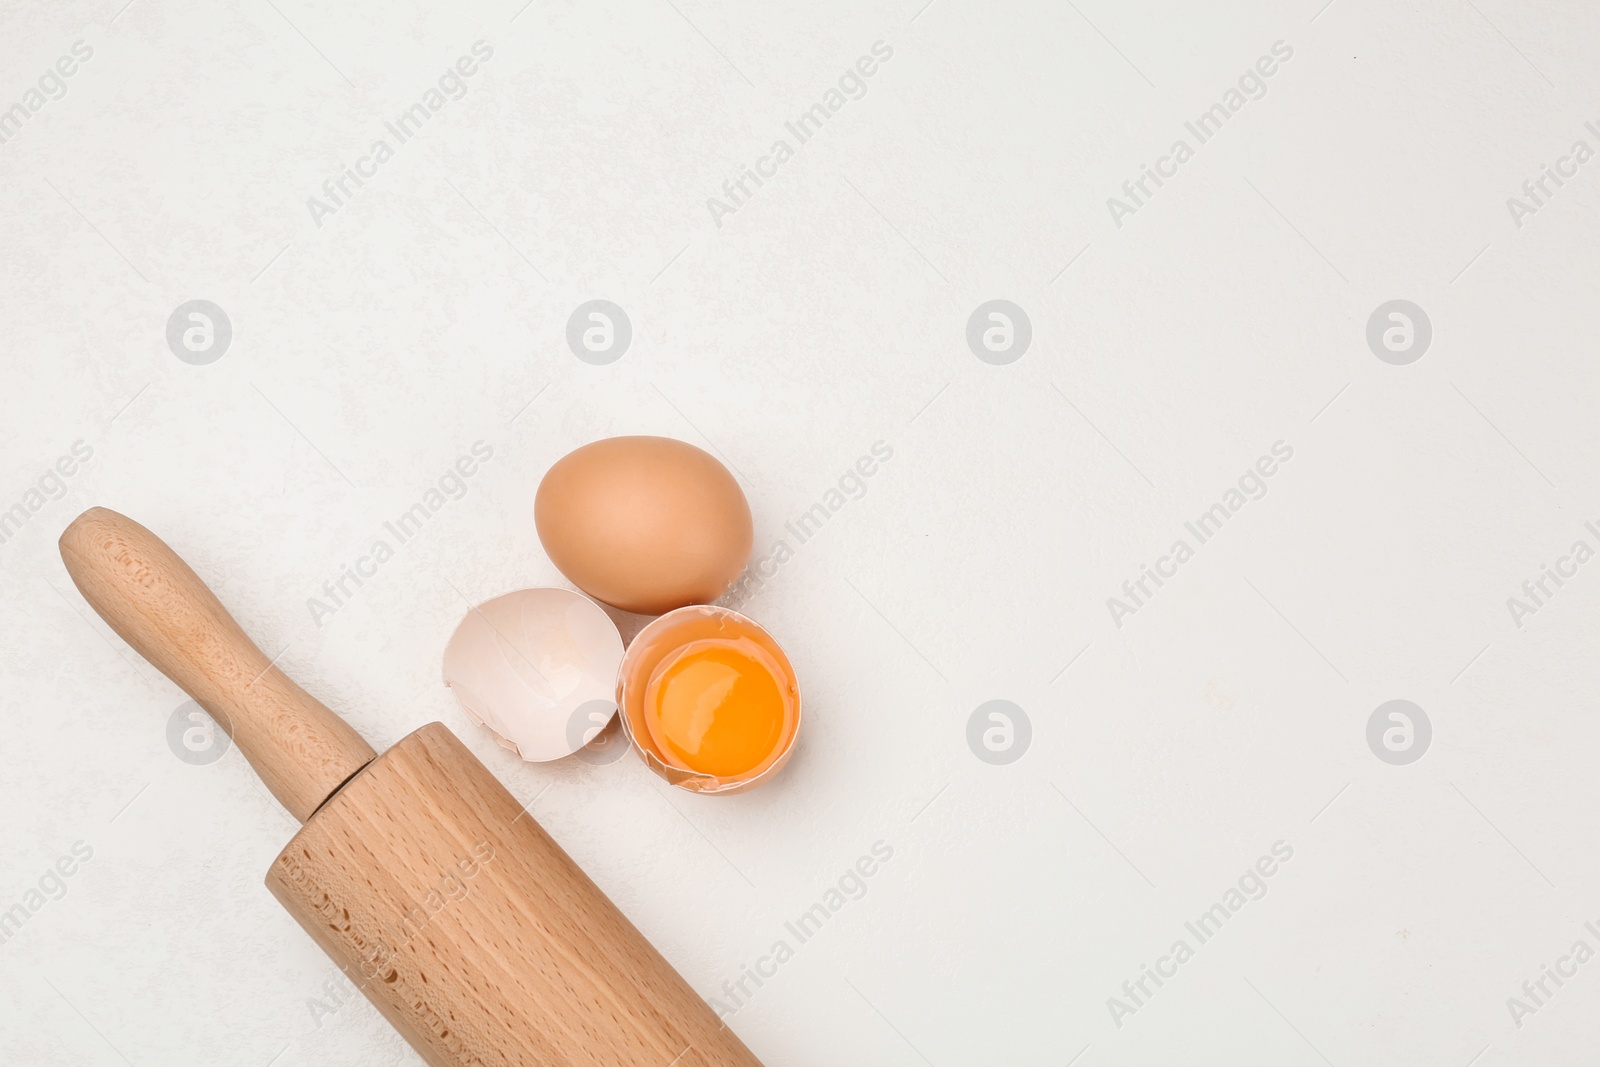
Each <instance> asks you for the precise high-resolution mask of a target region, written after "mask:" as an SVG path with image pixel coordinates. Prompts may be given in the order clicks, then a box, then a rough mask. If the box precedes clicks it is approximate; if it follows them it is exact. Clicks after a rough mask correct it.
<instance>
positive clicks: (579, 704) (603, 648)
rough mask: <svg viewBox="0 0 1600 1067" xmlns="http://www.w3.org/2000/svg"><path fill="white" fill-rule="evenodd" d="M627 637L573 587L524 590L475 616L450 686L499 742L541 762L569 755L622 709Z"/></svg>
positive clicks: (457, 647) (455, 653)
mask: <svg viewBox="0 0 1600 1067" xmlns="http://www.w3.org/2000/svg"><path fill="white" fill-rule="evenodd" d="M621 663H622V637H621V635H620V634H618V633H617V627H616V624H615V623H613V622H612V621H611V617H610V616H608V615H607V614H606V612H605V609H604V608H602V607H600V605H598V604H596V603H595V602H594V601H592V600H590V599H589V598H588V597H586V596H584V595H583V594H581V593H575V592H573V591H572V590H570V589H520V590H518V591H517V592H514V593H507V594H505V595H504V596H498V597H495V598H494V599H493V600H487V601H484V602H483V603H482V604H479V605H478V606H477V607H475V608H473V609H472V610H471V611H469V612H467V615H466V617H465V618H464V619H462V620H461V623H460V625H458V626H457V627H456V632H455V633H454V634H452V635H451V636H450V643H449V644H448V645H446V646H445V650H444V684H445V685H447V686H449V687H450V691H451V692H453V693H454V694H455V697H456V700H458V701H459V702H460V704H461V708H462V710H463V711H465V712H466V713H467V714H468V715H469V716H470V717H471V718H472V719H474V720H475V721H477V722H478V723H479V724H480V725H482V726H485V727H487V728H488V729H489V730H490V731H491V732H492V733H493V734H494V735H495V737H496V739H498V740H499V742H500V744H501V745H503V746H504V747H506V748H509V749H511V750H512V751H514V752H516V753H517V754H518V755H520V756H521V757H522V758H523V759H525V760H529V761H531V762H535V763H542V762H544V761H546V760H553V759H560V758H561V757H563V756H570V755H572V753H574V752H576V751H578V749H580V748H582V747H583V746H584V745H585V744H586V743H587V742H588V741H589V740H590V739H591V738H592V737H593V736H594V735H595V734H596V733H597V732H598V729H599V728H601V727H604V726H605V725H606V724H607V723H608V722H609V721H610V719H611V716H612V715H613V714H615V712H616V705H615V703H614V699H615V697H616V686H617V668H618V667H619V666H620V665H621Z"/></svg>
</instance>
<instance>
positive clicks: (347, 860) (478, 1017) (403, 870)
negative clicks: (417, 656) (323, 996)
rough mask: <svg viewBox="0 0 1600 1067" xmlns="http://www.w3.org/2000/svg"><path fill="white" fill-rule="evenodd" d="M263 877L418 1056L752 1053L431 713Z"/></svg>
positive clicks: (561, 1062)
mask: <svg viewBox="0 0 1600 1067" xmlns="http://www.w3.org/2000/svg"><path fill="white" fill-rule="evenodd" d="M267 886H268V888H269V889H271V890H272V893H273V895H274V896H276V897H277V898H278V900H279V901H280V902H282V904H283V906H284V907H285V908H287V909H288V910H289V912H290V914H292V915H293V916H294V917H295V919H296V920H297V921H298V922H299V923H300V925H301V926H302V927H304V928H305V930H306V932H307V933H309V934H310V935H311V936H312V938H313V939H315V940H316V942H317V943H318V944H319V945H321V946H322V948H323V949H324V950H325V951H326V952H327V953H328V954H329V955H330V956H331V957H333V959H334V960H335V961H337V962H338V963H339V964H340V966H342V967H343V968H344V969H345V971H346V973H347V974H348V976H349V977H350V979H351V981H353V982H354V983H355V984H356V985H357V986H359V987H360V988H361V990H362V992H363V993H364V994H365V995H366V997H367V999H368V1000H370V1001H372V1003H373V1004H374V1005H376V1006H377V1008H378V1010H379V1011H381V1012H382V1013H383V1015H384V1017H385V1018H387V1019H388V1020H389V1022H390V1023H392V1024H393V1025H394V1027H395V1028H396V1029H397V1030H399V1031H400V1033H401V1034H402V1035H403V1036H404V1037H405V1038H406V1040H408V1041H409V1042H410V1043H411V1045H412V1047H414V1048H415V1049H416V1050H417V1052H418V1053H419V1054H420V1055H421V1056H422V1058H423V1059H424V1060H426V1061H427V1063H428V1064H430V1065H431V1067H466V1065H469V1064H472V1065H481V1067H669V1065H670V1067H760V1063H759V1061H758V1060H757V1059H756V1058H755V1056H754V1055H752V1054H751V1053H750V1051H749V1050H748V1049H746V1048H745V1046H744V1045H743V1044H742V1043H741V1042H740V1041H739V1039H738V1038H737V1037H735V1036H734V1034H733V1032H732V1031H730V1030H728V1029H726V1028H725V1027H724V1026H723V1025H722V1023H721V1022H720V1021H719V1020H718V1019H717V1017H716V1015H715V1014H714V1013H713V1012H712V1011H711V1009H710V1008H709V1007H707V1006H706V1004H705V1002H704V1001H702V1000H701V999H700V998H699V997H698V996H697V995H696V994H695V992H694V990H693V989H691V988H690V987H689V985H688V984H687V983H686V982H685V981H684V980H683V979H682V978H681V977H680V976H679V975H678V973H677V972H676V971H674V970H673V969H672V967H671V965H670V964H668V963H667V961H666V960H665V959H663V958H662V957H661V955H660V953H658V952H656V950H655V949H654V948H653V947H652V946H651V945H650V943H649V942H648V941H647V940H645V938H644V936H643V935H642V934H640V933H639V931H638V930H637V929H635V928H634V926H633V924H632V923H630V922H629V921H628V920H627V918H626V917H625V916H624V915H623V914H622V913H621V912H620V911H618V910H617V908H616V906H615V905H613V904H612V903H611V902H610V901H609V900H607V899H606V897H605V895H604V894H602V893H601V892H600V890H599V888H598V887H596V886H595V884H594V883H593V882H591V881H590V880H589V879H588V877H587V876H586V875H584V873H583V872H582V871H581V870H579V869H578V867H577V865H576V864H574V863H573V862H572V860H571V859H570V858H568V856H567V854H566V853H565V852H564V851H562V849H561V847H560V846H559V845H557V844H556V843H555V841H554V840H552V839H551V838H550V836H549V835H548V834H546V833H545V832H544V830H543V829H541V828H540V827H539V825H538V824H537V823H536V822H535V821H534V819H533V817H532V816H531V815H527V814H525V813H524V812H523V810H522V807H521V806H520V805H519V804H518V803H517V801H516V799H515V798H514V797H512V795H511V794H510V793H509V792H507V791H506V789H505V787H504V786H502V785H501V784H500V783H499V782H498V781H497V780H496V779H495V777H494V776H493V775H492V774H490V773H489V771H488V769H487V768H486V767H484V766H483V764H482V763H480V762H479V761H478V759H477V757H475V756H474V755H473V754H472V753H471V752H470V751H469V750H468V749H467V747H466V746H465V745H463V744H462V743H461V742H460V741H459V740H458V739H457V738H456V737H455V735H454V734H452V733H451V732H450V731H449V730H448V729H446V728H445V726H444V725H443V724H441V723H431V724H429V725H427V726H424V727H423V728H422V729H420V730H417V731H416V732H415V733H412V734H410V735H409V736H407V737H406V738H404V739H403V740H402V741H400V743H399V744H397V745H395V746H394V747H393V748H391V749H390V750H389V751H388V752H386V753H384V755H383V756H381V757H380V758H379V759H378V760H377V761H376V762H374V763H373V764H372V765H371V766H369V767H367V769H366V770H364V771H363V772H361V774H360V775H358V776H357V777H356V778H355V779H354V780H353V781H351V782H350V783H349V784H348V785H347V786H345V788H343V789H342V790H340V791H339V792H338V793H337V794H335V795H334V797H333V798H332V799H331V800H329V801H328V803H327V804H326V805H325V806H324V807H323V808H322V810H320V811H319V812H317V814H316V816H315V817H314V818H313V819H312V820H311V821H310V822H309V823H307V824H306V826H305V827H304V828H303V829H301V831H300V832H299V833H298V834H297V835H296V836H295V838H294V840H292V841H291V842H289V845H288V847H286V848H285V849H284V850H283V852H282V853H281V854H280V855H279V856H278V858H277V860H276V861H275V862H274V863H273V866H272V869H271V870H270V871H269V873H268V875H267Z"/></svg>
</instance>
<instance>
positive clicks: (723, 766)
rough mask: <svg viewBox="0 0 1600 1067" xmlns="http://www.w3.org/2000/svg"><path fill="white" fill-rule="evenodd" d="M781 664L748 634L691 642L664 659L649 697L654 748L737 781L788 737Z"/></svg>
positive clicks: (679, 761) (691, 768) (647, 713)
mask: <svg viewBox="0 0 1600 1067" xmlns="http://www.w3.org/2000/svg"><path fill="white" fill-rule="evenodd" d="M779 676H780V672H779V671H778V669H777V664H775V663H771V657H770V656H769V655H768V654H767V652H766V650H765V649H763V648H762V647H761V646H760V645H758V644H756V642H754V641H752V640H750V639H749V638H748V637H736V638H733V639H731V640H730V639H718V640H705V641H693V642H690V643H689V644H687V645H685V646H684V647H683V648H681V649H678V650H677V651H676V652H675V653H674V654H672V655H670V656H668V657H667V658H666V659H664V660H663V661H662V662H661V664H660V665H658V666H657V667H656V669H655V671H654V672H652V674H651V678H650V682H649V684H648V685H647V686H646V687H645V693H644V719H645V725H646V726H647V727H648V728H649V730H650V736H651V739H652V740H653V741H654V742H655V745H656V749H657V751H659V752H660V753H661V754H662V755H663V756H664V757H665V758H666V759H667V761H668V762H669V763H675V764H677V765H678V766H680V767H681V768H682V769H684V770H688V771H694V772H696V773H698V774H710V775H716V776H717V777H736V776H738V775H742V774H747V773H749V772H750V771H753V770H755V769H756V768H757V767H759V766H761V764H762V763H764V762H766V760H767V759H768V758H769V757H770V756H772V754H773V752H774V751H775V750H776V749H777V747H778V745H779V743H780V742H781V740H782V738H783V732H784V723H785V720H786V718H787V706H786V703H787V702H786V701H785V700H784V696H783V692H782V689H781V688H780V683H779V681H778V678H779Z"/></svg>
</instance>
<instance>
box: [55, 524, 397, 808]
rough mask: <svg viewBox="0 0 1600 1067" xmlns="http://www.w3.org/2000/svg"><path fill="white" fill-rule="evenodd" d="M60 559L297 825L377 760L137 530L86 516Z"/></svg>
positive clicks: (165, 550) (67, 535)
mask: <svg viewBox="0 0 1600 1067" xmlns="http://www.w3.org/2000/svg"><path fill="white" fill-rule="evenodd" d="M61 558H62V560H63V561H64V562H65V563H66V565H67V572H68V573H69V574H71V575H72V580H73V582H74V583H76V584H77V586H78V590H79V591H80V592H82V593H83V597H84V599H85V600H87V601H88V602H89V605H90V606H91V607H93V608H94V610H95V611H96V612H98V613H99V614H100V617H101V618H102V619H104V620H105V621H106V622H107V623H109V624H110V626H111V628H112V629H113V630H115V631H116V632H117V633H118V634H119V635H121V637H122V639H123V640H124V641H126V642H128V644H129V645H131V646H133V648H134V649H135V650H136V651H137V652H138V653H139V654H140V655H141V656H143V657H144V658H145V659H147V660H149V661H150V662H151V663H152V664H153V665H154V666H155V667H156V668H157V669H158V670H159V671H161V673H162V674H165V675H166V676H167V677H168V678H171V679H172V680H173V681H174V682H175V683H177V685H178V686H179V687H180V688H182V689H183V690H184V691H185V692H186V693H188V694H189V695H190V696H191V697H193V698H194V699H195V700H196V701H197V702H198V703H199V704H200V706H201V707H203V708H205V709H206V711H207V712H208V713H209V714H210V715H211V717H212V718H213V719H215V720H216V721H217V724H218V725H219V726H221V727H222V728H223V729H224V730H226V731H227V732H228V735H229V736H230V737H232V738H233V741H234V743H235V744H236V745H238V746H239V751H240V752H242V753H244V756H245V758H246V759H248V760H249V761H250V765H251V766H252V767H254V768H255V770H256V773H257V774H259V775H260V776H261V780H262V781H263V782H265V783H266V785H267V788H268V789H270V790H272V795H273V796H275V797H277V798H278V800H279V802H280V803H282V804H283V806H284V807H285V808H288V809H289V813H290V814H292V815H293V816H294V817H295V818H297V819H299V820H300V821H301V822H305V821H306V820H307V819H308V818H310V817H311V813H312V812H314V811H316V810H317V807H318V805H320V804H321V803H322V802H323V801H324V800H326V799H327V798H328V796H329V795H331V794H332V793H333V792H334V790H336V789H338V788H339V786H340V785H341V784H342V783H343V782H345V781H346V780H347V779H349V778H350V776H351V775H353V774H355V773H356V772H357V771H359V770H360V769H361V768H362V767H364V766H365V765H366V764H367V763H369V762H370V761H371V760H372V759H373V758H374V756H375V755H376V753H375V752H373V750H372V746H370V745H368V744H367V743H366V741H364V740H362V738H361V735H360V734H358V733H356V732H355V731H354V730H353V729H351V728H350V726H349V725H348V724H347V723H346V722H345V721H344V720H343V719H341V718H339V717H338V716H337V715H335V714H334V713H333V712H331V711H329V710H328V709H327V708H326V707H324V706H323V705H322V704H321V703H320V702H318V701H317V700H316V699H315V698H313V697H312V696H311V695H310V694H308V693H307V692H306V691H305V690H304V689H301V688H300V687H299V686H298V685H296V684H295V683H294V682H292V681H291V680H290V679H289V678H288V676H286V675H285V674H284V673H283V672H282V671H281V670H279V669H278V668H277V667H275V666H273V665H272V662H271V661H270V660H269V659H268V658H267V656H266V655H265V654H264V653H263V652H262V651H261V650H260V649H259V648H257V647H256V646H255V644H254V643H253V642H251V640H250V639H249V638H248V637H246V636H245V634H244V631H243V630H241V629H240V628H239V624H238V623H236V622H234V620H233V617H232V616H231V615H229V614H228V612H227V609H226V608H224V607H223V606H222V604H221V602H220V601H218V600H217V598H216V595H215V594H213V593H212V592H211V590H210V589H208V588H207V587H206V585H205V583H204V582H202V581H201V580H200V579H199V578H198V577H197V576H196V575H195V573H194V571H193V570H191V569H190V568H189V565H188V564H187V563H185V562H184V561H183V560H182V559H180V558H179V557H178V555H177V553H175V552H173V551H172V549H171V548H169V547H167V545H166V543H165V542H163V541H162V540H161V539H160V538H159V537H157V536H156V535H155V534H153V533H151V532H150V531H149V530H147V529H145V528H144V527H143V526H141V525H139V524H138V523H137V522H134V521H133V520H132V519H130V518H128V517H126V516H124V515H119V514H117V513H116V512H115V511H111V510H109V509H107V508H90V509H89V510H88V511H86V512H84V513H83V514H82V515H79V516H78V517H77V518H76V519H74V520H73V522H72V524H71V525H70V526H68V527H67V529H66V531H65V532H64V533H63V534H62V535H61Z"/></svg>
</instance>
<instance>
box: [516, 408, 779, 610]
mask: <svg viewBox="0 0 1600 1067" xmlns="http://www.w3.org/2000/svg"><path fill="white" fill-rule="evenodd" d="M533 521H534V525H535V526H536V527H537V528H538V530H539V540H540V541H541V542H543V543H544V549H545V551H546V552H547V553H549V555H550V560H551V562H552V563H554V564H555V565H556V566H557V567H558V568H559V569H560V570H561V573H562V574H564V575H566V576H567V578H568V579H569V580H570V581H571V582H572V584H573V585H576V586H577V587H578V588H579V589H581V590H583V591H584V592H585V593H588V594H589V595H590V596H592V597H594V598H595V599H596V600H599V601H602V602H604V603H607V604H610V605H612V606H614V607H618V608H621V609H623V610H624V611H633V612H638V613H639V614H642V615H659V614H661V613H663V612H667V611H671V610H672V609H674V608H681V607H685V606H687V605H689V604H709V603H711V602H712V601H714V600H716V599H717V598H718V597H720V596H721V595H722V594H723V593H725V592H727V591H728V588H729V586H731V585H732V584H733V583H734V581H735V580H736V579H737V578H738V577H739V574H740V572H742V571H743V570H744V566H745V563H746V562H747V561H748V560H749V558H750V545H751V542H752V539H753V537H754V529H753V526H752V524H751V520H750V505H749V503H748V502H747V501H746V500H745V498H744V491H743V490H741V489H740V488H739V483H738V482H737V481H735V480H734V478H733V475H732V474H730V473H728V469H727V468H726V467H724V466H723V465H722V464H721V463H719V462H718V461H717V460H716V458H715V457H713V456H711V455H710V454H709V453H707V452H704V451H702V450H701V449H698V448H696V447H695V446H693V445H691V444H688V443H686V442H683V441H675V440H673V439H672V438H670V437H608V438H606V439H604V440H600V441H595V442H593V443H592V444H587V445H584V446H583V447H582V448H579V449H576V450H574V451H572V452H569V453H568V454H567V455H565V456H563V457H562V458H561V459H559V460H557V461H556V463H555V465H554V466H552V467H551V468H550V470H549V471H548V472H547V473H546V474H545V476H544V480H543V481H542V482H540V483H539V491H538V493H537V494H536V495H535V497H534V502H533Z"/></svg>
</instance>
